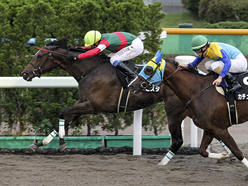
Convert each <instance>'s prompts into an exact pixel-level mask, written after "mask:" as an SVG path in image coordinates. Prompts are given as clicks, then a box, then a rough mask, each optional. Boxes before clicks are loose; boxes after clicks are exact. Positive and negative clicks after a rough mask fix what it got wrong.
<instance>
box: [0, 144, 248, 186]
mask: <svg viewBox="0 0 248 186" xmlns="http://www.w3.org/2000/svg"><path fill="white" fill-rule="evenodd" d="M247 145H248V144H247V143H245V144H239V147H240V148H241V149H242V151H243V152H244V154H245V155H246V156H248V149H247ZM211 150H212V151H213V152H215V151H216V150H217V151H218V152H223V151H222V149H221V148H220V147H219V146H218V142H217V141H216V142H215V143H214V145H213V146H212V147H211ZM143 154H144V153H143ZM163 154H165V153H155V152H154V154H152V153H147V154H144V155H141V156H133V155H132V154H130V153H125V152H124V153H116V154H114V155H107V153H105V154H104V153H103V154H102V155H101V154H91V155H82V154H62V155H59V154H58V153H57V154H56V153H55V155H49V153H43V154H42V153H35V154H32V153H31V154H28V153H20V154H19V155H14V154H11V153H7V154H4V153H1V155H0V185H1V186H53V185H60V186H68V185H69V186H134V185H135V186H137V185H138V186H164V185H166V186H185V185H187V186H200V185H201V186H209V185H218V186H222V185H225V186H234V185H238V186H245V185H248V169H247V168H246V167H245V166H244V165H243V164H242V163H241V162H240V161H238V160H237V159H236V158H232V159H226V160H215V159H209V158H203V157H201V156H200V155H199V154H194V155H187V154H180V153H179V154H178V155H175V156H174V157H173V159H172V160H171V161H170V162H169V164H168V165H166V166H159V165H157V164H158V163H159V161H160V160H161V159H162V158H163V157H164V155H163Z"/></svg>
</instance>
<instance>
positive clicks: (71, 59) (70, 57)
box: [69, 56, 78, 61]
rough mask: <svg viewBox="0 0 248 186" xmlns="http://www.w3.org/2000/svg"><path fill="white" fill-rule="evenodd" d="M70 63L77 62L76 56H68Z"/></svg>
mask: <svg viewBox="0 0 248 186" xmlns="http://www.w3.org/2000/svg"><path fill="white" fill-rule="evenodd" d="M69 59H70V61H77V60H78V56H69Z"/></svg>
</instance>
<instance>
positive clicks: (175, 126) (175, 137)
mask: <svg viewBox="0 0 248 186" xmlns="http://www.w3.org/2000/svg"><path fill="white" fill-rule="evenodd" d="M174 120H175V118H174V119H172V118H169V117H168V123H169V131H170V133H171V137H172V144H171V147H170V150H169V152H167V154H166V155H165V157H164V158H163V159H162V160H161V161H160V162H159V163H158V165H167V164H168V163H169V161H170V160H171V159H172V158H173V156H174V155H175V153H176V152H177V151H178V149H179V148H180V147H181V146H182V144H183V137H182V129H181V123H182V120H180V121H177V122H175V121H174Z"/></svg>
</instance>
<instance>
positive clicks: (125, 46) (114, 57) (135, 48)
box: [70, 30, 144, 82]
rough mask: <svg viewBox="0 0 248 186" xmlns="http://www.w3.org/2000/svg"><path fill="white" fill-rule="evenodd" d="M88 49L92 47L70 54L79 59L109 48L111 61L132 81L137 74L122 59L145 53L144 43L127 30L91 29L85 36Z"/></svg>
mask: <svg viewBox="0 0 248 186" xmlns="http://www.w3.org/2000/svg"><path fill="white" fill-rule="evenodd" d="M84 41H85V47H81V48H84V49H85V48H86V49H91V50H89V51H87V52H85V53H81V54H79V55H78V56H70V59H71V60H78V59H83V58H88V57H92V56H95V55H97V54H99V53H100V52H102V51H103V50H105V49H107V50H109V51H110V52H111V53H110V54H109V57H110V63H111V64H112V65H113V66H114V67H116V68H117V69H119V70H120V71H121V72H123V73H124V74H125V75H127V76H128V77H129V82H131V81H132V80H133V79H135V77H136V76H137V75H136V74H135V73H134V72H133V71H132V70H130V69H129V68H128V67H127V66H126V65H125V64H124V63H123V62H122V61H127V60H130V59H132V58H135V57H137V56H139V55H140V54H142V53H143V50H144V44H143V42H142V41H141V40H140V39H139V38H138V37H137V36H135V35H132V34H130V33H127V32H113V33H107V34H101V33H100V32H99V31H96V30H91V31H89V32H87V33H86V34H85V36H84Z"/></svg>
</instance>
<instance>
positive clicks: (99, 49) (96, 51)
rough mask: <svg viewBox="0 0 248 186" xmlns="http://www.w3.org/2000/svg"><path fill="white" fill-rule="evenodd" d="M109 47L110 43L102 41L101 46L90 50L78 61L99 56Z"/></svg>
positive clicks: (81, 55) (80, 55)
mask: <svg viewBox="0 0 248 186" xmlns="http://www.w3.org/2000/svg"><path fill="white" fill-rule="evenodd" d="M108 46H109V42H108V41H107V40H106V39H103V40H101V42H100V43H99V45H98V46H97V47H96V48H94V49H92V50H89V51H87V52H85V53H82V54H79V55H78V59H83V58H88V57H92V56H95V55H97V54H99V53H100V52H102V51H103V50H105V49H106V48H107V47H108Z"/></svg>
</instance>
